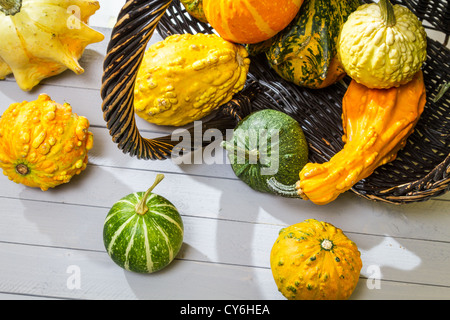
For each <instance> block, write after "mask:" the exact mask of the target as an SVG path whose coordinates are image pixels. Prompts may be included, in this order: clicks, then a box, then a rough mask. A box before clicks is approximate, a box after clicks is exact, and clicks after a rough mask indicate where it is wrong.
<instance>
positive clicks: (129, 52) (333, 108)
mask: <svg viewBox="0 0 450 320" xmlns="http://www.w3.org/2000/svg"><path fill="white" fill-rule="evenodd" d="M392 3H393V4H394V3H400V4H403V5H406V6H407V7H409V8H410V9H411V10H412V11H414V12H415V13H416V15H417V16H418V17H419V18H420V19H422V20H423V21H424V26H425V27H426V28H428V29H433V30H436V31H439V32H442V34H443V36H444V38H445V40H443V43H440V42H438V41H435V40H432V39H428V58H427V61H426V63H425V64H424V66H423V71H424V77H425V85H426V89H427V104H426V106H425V110H424V112H423V114H422V116H421V118H420V120H419V123H418V124H417V126H416V129H415V132H414V133H413V134H412V135H411V136H410V137H409V139H408V142H407V145H406V146H405V147H404V148H403V149H402V150H401V151H400V152H399V153H398V156H397V159H396V160H395V161H393V162H391V163H388V164H386V165H384V166H381V167H379V168H378V169H376V170H375V172H374V173H373V174H372V175H371V176H370V177H368V178H366V179H363V180H361V181H359V182H358V183H357V184H356V185H355V186H354V187H353V188H352V189H351V190H352V191H353V192H354V193H356V194H358V195H360V196H362V197H364V198H366V199H370V200H376V201H385V202H389V203H393V204H403V203H409V202H416V201H424V200H428V199H430V198H432V197H436V196H439V195H442V194H444V193H445V192H447V191H448V190H449V189H450V94H449V92H446V93H444V95H443V96H442V97H441V98H440V99H439V100H438V101H437V102H434V100H435V99H436V98H437V97H438V95H439V91H440V84H443V83H449V82H450V50H449V49H448V48H447V47H446V44H447V42H448V38H449V34H450V3H449V2H448V1H447V0H403V1H392ZM155 29H158V32H159V34H160V35H161V36H162V37H163V38H164V37H166V36H167V35H170V34H175V33H199V32H202V33H212V32H214V30H212V29H211V27H210V26H209V25H208V24H204V23H201V22H199V21H197V20H196V19H195V18H192V17H191V16H190V15H189V14H187V13H186V11H185V10H184V7H183V6H182V5H181V4H180V2H179V0H173V1H171V0H146V1H144V0H134V1H133V0H129V1H127V2H126V4H125V5H124V7H123V8H122V11H121V13H120V14H119V17H118V22H117V24H116V26H115V27H114V29H113V32H112V36H111V41H110V43H109V46H108V52H107V56H106V58H105V62H104V75H103V86H102V89H101V95H102V98H103V106H102V109H103V113H104V119H105V121H106V123H107V127H108V129H109V130H110V134H111V136H112V140H113V141H114V142H115V143H117V145H118V147H119V149H121V150H122V151H123V152H124V153H128V154H130V156H135V157H137V158H139V159H147V160H164V159H168V158H170V157H171V155H172V152H173V151H174V150H173V148H174V146H175V145H176V144H177V143H178V142H173V141H171V136H164V137H159V138H156V139H147V138H144V137H142V136H141V134H140V133H139V130H138V128H137V127H136V123H135V114H134V108H133V89H134V81H135V79H136V74H137V70H138V68H139V65H140V62H141V60H142V57H143V54H144V52H145V49H146V46H147V44H148V42H149V40H150V38H151V37H152V35H153V33H154V31H155ZM348 81H349V79H345V80H344V83H342V82H341V83H337V84H335V85H332V86H330V87H328V88H325V89H320V90H310V89H306V88H302V87H298V86H295V85H293V84H292V83H289V82H286V81H284V80H283V79H281V78H280V77H279V76H278V75H277V74H276V73H275V72H274V71H273V70H271V68H270V67H269V66H268V64H267V62H266V59H264V58H263V57H256V58H253V59H252V64H251V68H250V73H249V77H248V81H247V85H246V87H245V88H244V90H243V91H241V92H240V93H238V94H236V95H235V97H234V99H233V100H232V101H230V102H229V103H227V104H225V105H223V106H222V107H221V108H220V109H219V111H218V112H217V113H216V114H215V116H214V117H212V118H211V119H209V120H208V121H204V122H203V130H207V129H208V128H216V129H221V130H226V129H230V128H234V127H235V126H236V124H237V122H238V121H240V120H241V119H242V118H243V117H244V116H246V115H248V114H249V113H251V112H254V111H255V110H260V109H264V108H267V107H268V106H269V107H270V108H273V109H277V110H281V111H283V112H286V113H287V114H289V115H290V116H292V117H293V118H295V119H297V120H298V121H299V123H300V124H301V126H302V128H303V130H304V132H305V135H306V138H307V139H308V142H309V146H310V150H311V152H310V161H314V162H324V161H328V160H329V159H330V158H331V157H332V156H333V155H334V154H335V153H336V152H338V151H339V150H341V149H342V147H343V142H342V140H341V137H342V134H343V131H342V124H341V112H342V109H341V101H342V97H343V96H344V93H345V91H346V85H345V82H347V83H348ZM191 130H192V129H191ZM196 143H198V142H195V141H194V142H193V145H197V144H196ZM177 152H178V151H177Z"/></svg>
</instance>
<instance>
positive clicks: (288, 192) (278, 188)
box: [267, 177, 301, 199]
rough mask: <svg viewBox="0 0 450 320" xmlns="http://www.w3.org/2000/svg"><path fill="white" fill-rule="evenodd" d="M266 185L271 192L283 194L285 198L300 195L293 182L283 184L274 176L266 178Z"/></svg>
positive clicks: (298, 196)
mask: <svg viewBox="0 0 450 320" xmlns="http://www.w3.org/2000/svg"><path fill="white" fill-rule="evenodd" d="M267 187H268V188H269V189H270V190H272V192H273V193H275V194H278V195H280V196H283V197H285V198H300V199H301V197H300V195H299V194H298V192H297V189H296V187H295V184H293V185H285V184H282V183H281V182H279V181H278V180H277V179H275V178H274V177H272V178H270V179H269V180H267Z"/></svg>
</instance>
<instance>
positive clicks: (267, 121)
mask: <svg viewBox="0 0 450 320" xmlns="http://www.w3.org/2000/svg"><path fill="white" fill-rule="evenodd" d="M222 146H223V147H224V148H225V149H226V150H227V151H228V158H229V160H230V163H231V166H232V169H233V171H234V173H235V174H236V176H237V177H238V178H240V179H241V180H242V181H244V182H245V183H246V184H248V185H249V186H250V187H251V188H252V189H254V190H257V191H261V192H266V193H275V192H274V191H272V190H273V189H272V188H269V186H268V184H267V183H268V181H269V180H270V179H272V178H274V180H276V181H278V182H280V183H283V184H284V183H287V184H288V182H290V183H292V184H293V183H295V182H296V181H297V180H298V173H299V170H301V169H302V168H303V166H304V165H305V164H306V163H307V161H308V145H307V142H306V138H305V135H304V133H303V130H302V129H301V127H300V125H299V123H298V122H297V121H296V120H294V119H293V118H292V117H290V116H289V115H287V114H285V113H283V112H280V111H277V110H273V109H266V110H260V111H256V112H254V113H252V114H250V115H249V116H247V117H246V118H244V119H243V120H242V121H241V122H239V123H238V125H237V126H236V128H235V129H234V132H233V137H232V139H231V140H230V141H224V142H222ZM277 194H280V195H283V196H285V197H291V195H290V194H288V193H285V194H282V193H277Z"/></svg>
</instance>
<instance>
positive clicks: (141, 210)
mask: <svg viewBox="0 0 450 320" xmlns="http://www.w3.org/2000/svg"><path fill="white" fill-rule="evenodd" d="M163 179H164V175H163V174H162V173H160V174H158V175H157V176H156V179H155V182H154V183H153V185H152V186H151V187H150V188H149V189H148V190H147V191H146V192H145V193H144V196H143V197H142V199H141V200H140V201H139V202H138V204H137V205H136V207H135V211H136V213H137V214H139V215H141V216H142V215H144V214H145V213H146V212H147V211H148V207H147V198H148V196H149V195H150V193H151V192H152V191H153V189H155V187H156V186H157V185H158V184H159V183H160V182H161V181H162V180H163Z"/></svg>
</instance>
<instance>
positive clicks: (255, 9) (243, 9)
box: [203, 0, 303, 44]
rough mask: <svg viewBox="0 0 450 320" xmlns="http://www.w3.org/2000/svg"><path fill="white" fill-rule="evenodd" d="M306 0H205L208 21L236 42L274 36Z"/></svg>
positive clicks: (204, 5) (204, 8) (247, 41)
mask: <svg viewBox="0 0 450 320" xmlns="http://www.w3.org/2000/svg"><path fill="white" fill-rule="evenodd" d="M302 3H303V0H203V10H204V12H205V16H206V19H207V20H208V22H209V24H210V25H211V26H212V27H213V28H214V29H215V30H216V31H217V33H219V35H220V36H221V37H222V38H224V39H226V40H228V41H232V42H236V43H245V44H251V43H257V42H261V41H264V40H267V39H270V38H272V37H273V36H274V35H276V34H277V33H278V32H280V31H281V30H283V29H284V28H286V27H287V25H288V24H289V23H290V22H291V21H292V20H293V19H294V18H295V16H296V15H297V13H298V11H299V10H300V7H301V5H302Z"/></svg>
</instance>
